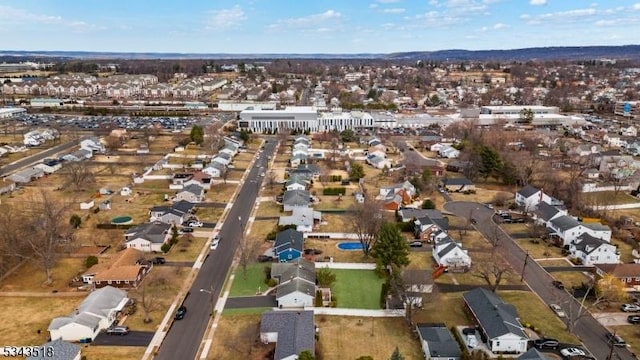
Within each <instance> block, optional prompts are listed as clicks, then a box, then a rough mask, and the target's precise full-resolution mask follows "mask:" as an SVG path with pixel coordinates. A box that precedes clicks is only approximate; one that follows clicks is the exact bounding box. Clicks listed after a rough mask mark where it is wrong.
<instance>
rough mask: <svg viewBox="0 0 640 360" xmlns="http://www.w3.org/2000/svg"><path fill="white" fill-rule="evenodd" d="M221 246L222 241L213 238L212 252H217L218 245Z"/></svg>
mask: <svg viewBox="0 0 640 360" xmlns="http://www.w3.org/2000/svg"><path fill="white" fill-rule="evenodd" d="M219 244H220V239H219V238H218V239H216V238H215V237H214V238H213V241H211V245H210V249H211V250H215V249H217V248H218V245H219Z"/></svg>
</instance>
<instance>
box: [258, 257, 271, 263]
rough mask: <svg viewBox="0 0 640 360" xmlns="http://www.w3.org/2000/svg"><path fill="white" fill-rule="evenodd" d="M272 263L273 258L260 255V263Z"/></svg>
mask: <svg viewBox="0 0 640 360" xmlns="http://www.w3.org/2000/svg"><path fill="white" fill-rule="evenodd" d="M271 261H273V256H269V255H258V262H271Z"/></svg>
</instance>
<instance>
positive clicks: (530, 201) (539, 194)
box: [516, 185, 557, 212]
mask: <svg viewBox="0 0 640 360" xmlns="http://www.w3.org/2000/svg"><path fill="white" fill-rule="evenodd" d="M556 201H557V200H556ZM543 202H544V203H547V204H550V205H552V204H553V205H556V204H554V199H553V198H552V197H551V196H549V195H547V194H545V193H544V191H542V190H540V189H538V188H535V187H533V186H531V185H527V186H525V187H523V188H522V189H520V190H518V191H517V192H516V205H518V206H520V207H521V208H523V209H524V211H526V212H529V211H534V210H536V207H537V206H538V204H540V203H543Z"/></svg>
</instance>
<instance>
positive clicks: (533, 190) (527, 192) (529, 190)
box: [518, 185, 540, 198]
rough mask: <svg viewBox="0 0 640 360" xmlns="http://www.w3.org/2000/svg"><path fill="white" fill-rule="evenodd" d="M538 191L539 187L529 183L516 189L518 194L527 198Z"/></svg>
mask: <svg viewBox="0 0 640 360" xmlns="http://www.w3.org/2000/svg"><path fill="white" fill-rule="evenodd" d="M538 191H540V190H539V189H537V188H535V187H533V186H531V185H527V186H525V187H523V188H522V189H520V190H518V194H520V195H522V196H524V197H525V198H529V197H531V196H533V195H535V194H536V193H537V192H538Z"/></svg>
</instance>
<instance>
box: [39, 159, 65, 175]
mask: <svg viewBox="0 0 640 360" xmlns="http://www.w3.org/2000/svg"><path fill="white" fill-rule="evenodd" d="M33 167H34V168H37V169H40V170H42V171H43V172H44V173H45V174H53V173H54V172H56V171H58V170H60V169H62V163H61V162H60V161H58V160H46V161H43V162H41V163H39V164H36V165H33Z"/></svg>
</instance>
